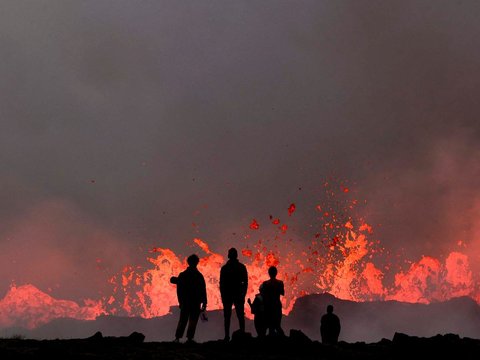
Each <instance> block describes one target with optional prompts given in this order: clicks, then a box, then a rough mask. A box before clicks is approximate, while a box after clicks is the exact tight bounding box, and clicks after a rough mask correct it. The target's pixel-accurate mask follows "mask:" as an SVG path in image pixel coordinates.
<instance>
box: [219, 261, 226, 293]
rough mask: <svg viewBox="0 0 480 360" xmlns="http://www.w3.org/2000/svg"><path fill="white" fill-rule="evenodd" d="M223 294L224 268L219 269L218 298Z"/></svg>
mask: <svg viewBox="0 0 480 360" xmlns="http://www.w3.org/2000/svg"><path fill="white" fill-rule="evenodd" d="M224 292H225V268H224V267H223V266H222V268H221V269H220V296H222V297H223V293H224Z"/></svg>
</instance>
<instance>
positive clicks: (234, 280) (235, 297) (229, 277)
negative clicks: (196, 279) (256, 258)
mask: <svg viewBox="0 0 480 360" xmlns="http://www.w3.org/2000/svg"><path fill="white" fill-rule="evenodd" d="M247 288H248V273H247V268H246V267H245V265H244V264H242V263H241V262H240V261H238V252H237V250H236V249H235V248H231V249H230V250H228V261H227V263H226V264H225V265H223V266H222V268H221V269H220V295H221V297H222V303H223V317H224V327H225V340H226V341H229V340H230V319H231V317H232V306H235V312H236V313H237V318H238V325H239V328H240V332H245V296H246V294H247Z"/></svg>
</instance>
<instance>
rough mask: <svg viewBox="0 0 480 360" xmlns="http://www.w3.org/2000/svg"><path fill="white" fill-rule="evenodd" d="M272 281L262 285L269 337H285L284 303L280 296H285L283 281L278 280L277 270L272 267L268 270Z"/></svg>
mask: <svg viewBox="0 0 480 360" xmlns="http://www.w3.org/2000/svg"><path fill="white" fill-rule="evenodd" d="M268 275H269V276H270V280H267V281H264V282H263V284H262V289H263V299H264V304H265V316H266V320H267V328H268V335H281V336H283V335H285V334H284V332H283V330H282V327H281V322H282V302H281V301H280V296H282V295H285V287H284V285H283V281H281V280H278V279H277V278H276V277H277V268H276V267H275V266H270V268H269V269H268Z"/></svg>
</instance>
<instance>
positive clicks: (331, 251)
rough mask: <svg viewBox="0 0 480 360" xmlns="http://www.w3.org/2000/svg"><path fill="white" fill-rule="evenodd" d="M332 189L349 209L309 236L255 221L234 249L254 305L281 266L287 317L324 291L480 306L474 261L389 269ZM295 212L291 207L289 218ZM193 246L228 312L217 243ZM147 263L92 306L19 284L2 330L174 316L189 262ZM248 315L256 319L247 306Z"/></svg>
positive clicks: (329, 213) (0, 319) (3, 311)
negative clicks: (463, 299)
mask: <svg viewBox="0 0 480 360" xmlns="http://www.w3.org/2000/svg"><path fill="white" fill-rule="evenodd" d="M328 186H329V185H328V183H326V184H325V187H326V194H328V195H329V196H331V197H332V198H333V197H334V201H333V203H338V198H339V196H342V197H344V198H345V204H344V206H342V209H341V210H342V211H340V212H339V211H338V209H335V208H334V207H332V206H329V204H328V203H327V204H323V203H322V204H320V205H315V206H312V207H313V209H312V210H313V211H314V212H316V211H319V212H320V213H316V217H317V218H318V221H319V223H318V224H314V225H311V226H310V227H309V228H308V232H307V231H305V232H302V236H301V237H302V238H299V237H298V236H297V235H296V234H294V232H297V231H298V227H297V226H296V225H295V224H291V223H289V222H286V223H283V224H282V225H281V226H279V224H280V220H279V219H277V218H275V219H274V218H273V216H270V221H267V222H266V223H265V225H264V226H262V232H263V231H265V232H266V233H265V234H262V236H264V237H263V238H262V239H257V240H255V239H254V238H253V235H250V232H249V230H248V229H253V230H258V229H259V227H260V225H259V223H258V222H257V220H256V219H253V220H252V222H251V223H250V224H249V226H248V228H247V226H245V228H246V229H245V231H246V234H247V232H248V235H245V236H244V237H243V239H244V241H245V242H246V243H245V244H242V245H240V244H229V246H230V245H231V246H238V248H239V249H240V248H241V249H242V250H241V258H240V260H241V261H242V262H243V263H245V265H246V266H247V270H248V274H249V284H248V292H247V298H251V299H253V297H254V295H255V294H256V293H257V292H258V289H259V286H260V284H261V283H262V282H263V281H265V280H267V279H268V268H269V267H270V266H272V265H274V266H276V267H277V268H278V278H279V279H281V280H283V281H284V282H285V296H284V297H282V304H283V312H284V313H285V314H288V313H289V312H290V310H291V309H292V307H293V304H294V303H295V300H296V299H297V298H298V297H300V296H304V295H306V294H312V293H323V292H329V293H331V294H332V295H334V296H336V297H338V298H341V299H346V300H352V301H372V300H398V301H404V302H415V303H430V302H432V301H444V300H447V299H450V298H453V297H457V296H470V297H472V298H473V299H475V300H476V301H477V302H480V293H479V290H478V289H479V286H478V279H476V278H475V277H474V274H473V273H472V271H471V269H470V263H469V258H468V257H467V255H465V254H463V253H461V252H458V251H453V252H451V253H450V254H448V255H447V256H446V257H445V259H444V260H441V259H436V258H433V257H429V256H424V257H422V258H421V259H419V260H418V261H411V262H409V266H408V267H407V268H401V267H400V266H399V265H398V264H391V263H385V261H383V260H382V259H383V258H382V254H383V252H384V249H383V248H382V247H381V245H379V242H378V241H376V240H375V239H371V237H373V235H374V231H373V227H372V226H371V225H370V224H368V223H367V222H366V221H364V220H363V219H357V218H355V217H354V216H352V214H351V213H350V212H351V211H352V209H353V208H354V207H355V205H356V204H357V203H358V200H356V199H355V200H348V197H349V196H350V195H351V192H349V191H342V192H341V193H340V194H339V195H338V194H334V193H333V192H332V190H331V189H330V188H328ZM345 189H346V188H345ZM295 209H296V206H295V204H293V203H292V204H291V205H290V206H289V207H288V213H289V215H292V214H293V213H294V211H295ZM293 218H294V217H289V218H288V219H289V220H292V219H293ZM292 221H293V220H292ZM289 228H290V230H289V231H288V234H287V230H288V229H289ZM279 230H280V231H279ZM258 233H260V232H258ZM192 240H193V244H194V246H195V249H194V250H192V252H196V251H198V253H199V257H200V262H199V265H198V268H199V270H200V271H201V272H202V273H203V275H204V277H205V280H206V283H207V297H208V309H210V310H214V309H221V308H222V304H221V299H220V291H219V276H220V268H221V266H222V265H223V264H224V263H225V261H226V259H225V257H224V256H222V255H220V254H219V253H218V251H217V250H216V249H215V247H214V246H213V245H212V244H214V242H210V245H209V242H208V241H205V239H200V238H194V239H192ZM464 247H465V246H464V243H463V242H462V248H464ZM223 251H224V249H223ZM147 260H148V262H149V267H147V268H145V267H140V266H136V265H131V264H127V265H125V266H124V267H123V269H122V271H121V272H120V273H119V274H116V275H114V276H112V277H111V278H110V279H108V282H109V284H110V285H111V292H110V293H108V294H105V296H103V297H102V298H101V299H99V300H95V301H94V300H86V301H85V302H84V304H83V305H79V304H77V303H75V302H73V301H68V300H57V299H54V298H52V297H51V296H50V295H48V294H45V293H44V292H42V291H40V290H39V289H37V288H35V287H34V286H33V285H23V286H18V287H17V286H14V285H12V286H11V288H10V290H9V291H8V292H7V294H6V295H5V297H4V298H3V299H1V300H0V327H6V326H13V325H15V326H25V327H28V328H33V327H36V326H38V325H41V324H44V323H46V322H48V321H50V320H52V319H55V318H60V317H71V318H76V319H94V318H95V317H97V316H99V315H101V314H112V315H123V316H141V317H144V318H150V317H155V316H162V315H165V314H168V313H169V312H170V310H171V309H170V308H171V307H172V306H176V305H177V304H178V303H177V295H176V287H175V285H173V284H171V283H170V277H172V276H177V275H178V274H179V273H180V272H181V271H183V270H184V269H185V268H186V266H187V265H186V257H185V256H181V255H179V254H176V253H175V252H174V251H173V250H171V249H169V248H165V247H161V246H157V247H154V248H152V249H151V250H150V251H149V255H148V257H147ZM97 262H98V261H97ZM387 275H388V276H387ZM387 278H389V279H391V280H390V283H388V282H387V280H386V279H387ZM246 311H247V316H248V317H251V314H250V313H249V312H248V311H249V309H248V306H247V307H246Z"/></svg>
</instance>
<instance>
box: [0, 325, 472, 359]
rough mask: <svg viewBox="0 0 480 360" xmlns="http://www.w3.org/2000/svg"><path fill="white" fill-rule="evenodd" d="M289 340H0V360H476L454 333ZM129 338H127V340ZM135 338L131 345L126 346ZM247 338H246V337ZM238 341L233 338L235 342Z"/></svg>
mask: <svg viewBox="0 0 480 360" xmlns="http://www.w3.org/2000/svg"><path fill="white" fill-rule="evenodd" d="M291 334H292V336H289V337H287V336H285V337H268V336H267V337H266V338H264V339H258V338H249V340H248V341H246V342H245V341H235V342H234V341H232V342H230V343H226V342H224V341H221V340H216V341H208V342H205V343H194V344H186V343H173V342H143V341H140V340H141V339H142V336H141V335H142V334H139V333H136V334H133V333H132V334H131V336H128V337H118V338H115V337H104V336H103V335H102V334H101V333H96V334H95V335H94V336H90V337H88V338H86V339H69V340H42V341H40V340H20V339H3V340H2V339H0V358H1V359H2V360H3V359H38V358H47V359H57V358H58V359H60V358H62V359H132V360H133V359H166V360H169V359H171V360H176V359H229V360H230V359H231V360H240V359H253V360H257V359H258V360H260V359H262V360H263V359H271V360H274V359H298V360H303V359H318V360H322V359H382V360H383V359H399V360H400V359H401V360H404V359H407V358H414V359H416V358H422V359H427V358H428V359H430V358H438V359H440V358H445V357H446V358H459V359H477V358H478V354H479V352H480V340H474V339H471V338H461V337H459V336H458V335H455V334H447V335H436V336H434V337H430V338H422V337H417V336H409V335H406V334H403V333H396V334H395V335H394V337H393V340H387V339H382V340H381V341H380V342H378V343H366V342H355V343H347V342H344V341H341V342H339V344H338V345H323V344H321V343H319V342H318V341H312V340H310V339H308V337H306V335H305V334H303V333H302V332H301V331H299V330H293V331H292V332H291ZM129 338H130V339H129ZM132 338H133V339H135V340H134V341H129V340H132ZM247 338H248V336H247ZM237 340H238V337H237Z"/></svg>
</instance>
